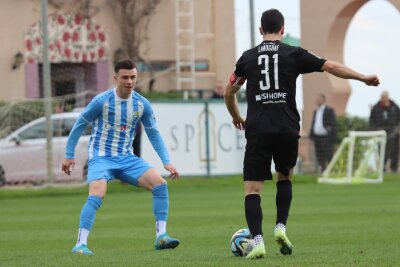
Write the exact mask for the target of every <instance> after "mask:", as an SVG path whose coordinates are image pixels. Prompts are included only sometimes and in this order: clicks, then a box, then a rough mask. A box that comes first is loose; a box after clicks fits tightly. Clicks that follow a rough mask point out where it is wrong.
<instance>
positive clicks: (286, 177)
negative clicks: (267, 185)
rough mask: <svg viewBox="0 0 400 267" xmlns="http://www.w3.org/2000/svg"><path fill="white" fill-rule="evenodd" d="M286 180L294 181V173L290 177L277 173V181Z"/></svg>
mask: <svg viewBox="0 0 400 267" xmlns="http://www.w3.org/2000/svg"><path fill="white" fill-rule="evenodd" d="M284 180H289V181H291V180H292V172H290V173H289V174H288V175H285V174H283V173H280V172H277V173H276V181H277V182H279V181H284Z"/></svg>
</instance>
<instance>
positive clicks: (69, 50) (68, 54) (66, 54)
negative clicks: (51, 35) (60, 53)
mask: <svg viewBox="0 0 400 267" xmlns="http://www.w3.org/2000/svg"><path fill="white" fill-rule="evenodd" d="M64 55H65V57H66V58H70V57H71V49H69V48H68V47H66V48H65V49H64Z"/></svg>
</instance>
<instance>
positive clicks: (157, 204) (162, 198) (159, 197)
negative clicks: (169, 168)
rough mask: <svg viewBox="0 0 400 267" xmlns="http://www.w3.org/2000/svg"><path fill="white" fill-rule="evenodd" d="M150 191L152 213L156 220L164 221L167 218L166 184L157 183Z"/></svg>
mask: <svg viewBox="0 0 400 267" xmlns="http://www.w3.org/2000/svg"><path fill="white" fill-rule="evenodd" d="M151 192H152V193H153V213H154V216H155V217H156V221H166V220H167V218H168V185H167V184H161V185H157V186H156V187H154V188H153V189H152V190H151Z"/></svg>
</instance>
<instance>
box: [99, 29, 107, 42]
mask: <svg viewBox="0 0 400 267" xmlns="http://www.w3.org/2000/svg"><path fill="white" fill-rule="evenodd" d="M99 40H100V41H101V42H102V43H104V41H105V40H106V35H105V33H104V32H99Z"/></svg>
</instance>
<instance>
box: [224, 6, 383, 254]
mask: <svg viewBox="0 0 400 267" xmlns="http://www.w3.org/2000/svg"><path fill="white" fill-rule="evenodd" d="M284 32H285V27H284V17H283V15H282V13H281V12H279V10H277V9H270V10H267V11H265V12H264V13H263V14H262V17H261V27H260V33H261V35H262V36H263V42H262V43H261V44H259V45H258V46H256V47H254V48H252V49H250V50H247V51H245V52H244V53H243V55H242V56H241V57H240V58H239V60H238V61H237V62H236V68H235V70H234V72H233V73H232V75H231V78H230V80H229V83H228V85H227V86H226V90H225V103H226V106H227V108H228V111H229V113H230V115H231V116H232V123H233V125H234V126H235V127H236V128H237V129H239V130H245V136H246V139H247V144H246V151H245V155H244V168H243V179H244V193H245V203H244V206H245V216H246V221H247V225H248V227H249V230H250V233H251V234H252V236H253V239H254V244H255V246H254V248H253V250H252V251H251V252H250V253H249V254H248V255H247V256H246V258H248V259H256V258H262V257H264V255H265V246H264V239H263V232H262V220H263V214H262V209H261V196H260V195H261V192H262V189H263V185H264V180H272V174H271V160H272V159H273V160H274V163H275V170H276V180H277V182H276V188H277V192H276V200H275V201H276V210H277V216H276V225H275V230H274V236H275V240H276V242H277V243H278V245H279V249H280V252H281V253H282V254H283V255H290V254H292V250H293V245H292V243H291V242H290V241H289V239H288V238H287V236H286V221H287V218H288V216H289V209H290V204H291V201H292V182H291V178H292V172H293V167H294V166H295V165H296V160H297V153H298V145H299V143H298V138H299V132H300V123H299V122H300V115H299V113H298V111H297V105H296V79H297V77H298V76H299V75H300V74H302V73H310V72H322V71H327V72H328V73H330V74H333V75H335V76H337V77H340V78H344V79H355V80H358V81H361V82H364V83H365V84H366V85H372V86H377V85H379V79H378V77H377V76H376V75H368V76H366V75H363V74H360V73H358V72H356V71H354V70H352V69H350V68H348V67H346V66H344V65H343V64H340V63H338V62H334V61H330V60H325V59H322V58H320V57H317V56H315V55H314V54H312V53H309V52H308V51H307V50H305V49H303V48H301V47H293V46H290V45H287V44H284V43H282V42H281V39H282V37H283V34H284ZM246 80H247V86H246V97H247V118H246V121H245V120H244V119H243V118H242V117H241V115H240V113H239V108H238V104H237V96H236V93H237V92H238V91H239V89H240V87H241V86H242V85H243V84H244V82H245V81H246Z"/></svg>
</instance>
